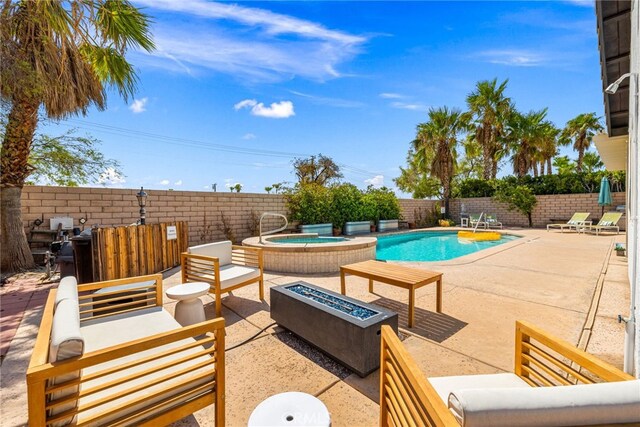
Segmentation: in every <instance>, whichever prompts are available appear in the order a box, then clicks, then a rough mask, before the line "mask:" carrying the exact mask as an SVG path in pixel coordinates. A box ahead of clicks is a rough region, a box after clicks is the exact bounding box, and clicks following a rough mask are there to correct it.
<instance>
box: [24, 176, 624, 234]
mask: <svg viewBox="0 0 640 427" xmlns="http://www.w3.org/2000/svg"><path fill="white" fill-rule="evenodd" d="M138 191H139V190H137V189H135V190H132V189H112V188H80V187H48V186H26V187H24V189H23V193H22V194H23V196H22V219H23V221H24V224H25V228H26V229H28V228H29V227H30V226H31V224H32V223H33V221H34V220H35V219H38V218H43V219H44V221H45V222H44V224H43V225H42V227H46V228H48V227H49V219H50V218H52V217H57V216H69V217H72V218H73V220H74V226H76V227H80V224H79V222H78V220H79V219H80V218H81V217H85V218H87V223H86V225H85V226H86V227H91V226H93V225H102V226H118V225H127V224H132V223H135V222H136V221H137V220H138V218H139V215H138V211H139V209H140V208H139V206H138V201H137V199H136V196H135V195H136V193H137V192H138ZM148 193H149V197H148V199H147V206H146V210H147V222H148V223H155V222H165V221H187V223H188V225H189V244H190V245H197V244H200V243H206V242H212V241H217V240H222V239H224V238H225V233H224V232H223V230H222V228H223V225H222V217H223V216H224V219H225V221H226V223H227V224H228V225H229V227H230V228H231V229H232V230H233V233H234V235H235V241H236V242H239V241H241V240H242V239H244V238H246V237H250V236H251V235H252V228H255V227H257V222H256V220H257V218H258V217H259V215H260V214H262V213H263V212H276V213H281V214H284V215H286V213H287V212H286V206H285V201H284V197H283V196H282V195H280V194H251V193H231V192H218V193H213V192H203V191H166V190H149V191H148ZM399 202H400V207H401V210H402V217H403V219H404V220H405V221H410V222H413V221H415V213H416V211H417V210H420V211H421V212H422V213H424V212H425V211H428V210H429V211H430V210H432V209H433V207H434V205H435V203H436V201H434V200H418V199H400V200H399ZM624 203H625V193H613V206H616V205H621V204H624ZM450 209H451V215H452V217H453V218H454V219H455V220H456V221H457V222H459V220H460V213H462V212H466V213H480V212H489V213H494V214H496V215H497V217H498V220H499V221H501V222H502V223H503V224H505V225H509V226H522V227H526V226H528V223H527V219H526V217H525V216H524V215H522V214H520V213H518V212H516V211H511V212H510V211H508V210H507V209H506V208H505V207H504V206H503V205H501V204H498V203H496V202H494V201H493V200H492V199H491V198H489V197H479V198H469V199H461V200H452V201H451V204H450ZM600 210H601V208H600V206H598V195H597V194H558V195H546V196H538V204H537V205H536V207H535V210H534V213H533V221H534V226H535V227H544V226H545V225H546V224H548V223H549V222H552V219H560V220H562V219H568V218H569V217H571V215H572V214H573V213H574V212H578V211H584V212H591V218H592V219H596V218H599V217H600ZM625 222H626V219H625V218H623V219H622V220H621V221H620V225H621V227H623V229H624V227H625V225H626V224H625ZM280 225H281V220H278V219H274V220H270V221H266V222H265V223H264V227H265V229H267V230H268V229H273V228H277V227H279V226H280Z"/></svg>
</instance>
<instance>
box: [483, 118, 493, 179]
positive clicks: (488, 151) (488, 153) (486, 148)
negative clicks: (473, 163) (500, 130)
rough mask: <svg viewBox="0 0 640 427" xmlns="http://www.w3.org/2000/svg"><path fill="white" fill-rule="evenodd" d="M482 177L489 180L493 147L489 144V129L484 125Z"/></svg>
mask: <svg viewBox="0 0 640 427" xmlns="http://www.w3.org/2000/svg"><path fill="white" fill-rule="evenodd" d="M482 162H483V168H482V176H483V178H484V179H491V170H492V166H493V147H492V142H491V127H490V126H489V125H487V124H486V123H485V124H483V128H482Z"/></svg>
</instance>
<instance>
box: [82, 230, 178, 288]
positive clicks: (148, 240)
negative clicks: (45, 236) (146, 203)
mask: <svg viewBox="0 0 640 427" xmlns="http://www.w3.org/2000/svg"><path fill="white" fill-rule="evenodd" d="M169 226H175V227H176V235H177V236H176V237H177V238H176V239H173V240H167V227H169ZM188 236H189V232H188V229H187V223H186V222H184V221H177V222H161V223H159V224H147V225H130V226H121V227H108V228H98V229H95V230H93V232H92V240H93V279H94V280H95V281H104V280H113V279H122V278H125V277H132V276H143V275H146V274H153V273H158V272H160V271H164V270H167V269H169V268H172V267H176V266H178V265H180V254H181V253H182V252H184V251H186V250H187V247H188V246H189V242H188V240H189V237H188Z"/></svg>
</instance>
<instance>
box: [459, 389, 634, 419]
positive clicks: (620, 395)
mask: <svg viewBox="0 0 640 427" xmlns="http://www.w3.org/2000/svg"><path fill="white" fill-rule="evenodd" d="M449 409H450V410H451V412H452V413H453V415H454V416H455V417H456V419H457V420H458V422H459V423H460V425H461V426H463V427H480V426H482V427H484V426H487V427H488V426H491V427H501V426H504V427H520V426H532V425H535V426H575V425H595V424H616V423H640V380H634V381H619V382H609V383H600V384H588V385H570V386H557V387H530V388H527V387H522V388H520V387H518V388H499V389H498V388H493V389H491V388H485V389H462V390H456V391H454V392H452V393H451V394H449Z"/></svg>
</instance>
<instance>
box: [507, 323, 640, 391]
mask: <svg viewBox="0 0 640 427" xmlns="http://www.w3.org/2000/svg"><path fill="white" fill-rule="evenodd" d="M514 372H515V374H516V375H518V376H520V377H521V378H522V379H523V380H525V381H526V382H527V383H528V384H529V385H531V386H533V387H536V386H556V385H570V384H579V383H584V384H592V383H595V382H601V381H626V380H632V379H634V377H633V376H631V375H629V374H627V373H625V372H623V371H621V370H620V369H618V368H616V367H615V366H612V365H610V364H608V363H606V362H604V361H602V360H600V359H599V358H597V357H595V356H593V355H592V354H589V353H587V352H585V351H583V350H580V349H578V348H576V347H575V346H573V345H572V344H570V343H569V342H567V341H565V340H562V339H560V338H558V337H555V336H553V335H551V334H549V333H548V332H545V331H543V330H542V329H539V328H537V327H535V326H533V325H531V324H529V323H527V322H523V321H517V322H516V348H515V369H514Z"/></svg>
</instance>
